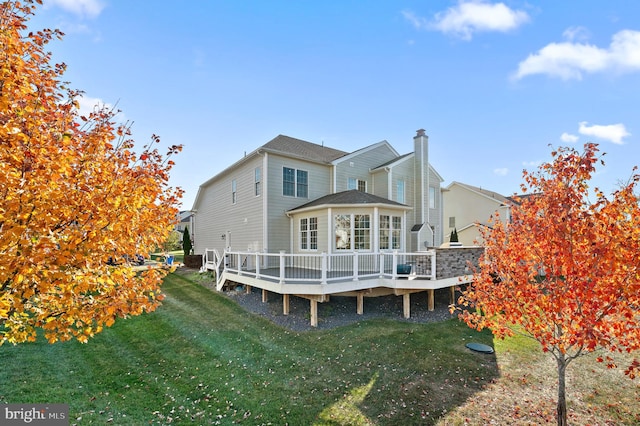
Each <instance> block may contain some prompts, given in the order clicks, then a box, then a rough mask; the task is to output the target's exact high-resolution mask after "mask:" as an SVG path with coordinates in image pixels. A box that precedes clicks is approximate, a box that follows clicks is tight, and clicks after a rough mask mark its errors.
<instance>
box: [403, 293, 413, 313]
mask: <svg viewBox="0 0 640 426" xmlns="http://www.w3.org/2000/svg"><path fill="white" fill-rule="evenodd" d="M402 310H403V311H404V317H405V318H409V317H411V293H405V294H403V295H402Z"/></svg>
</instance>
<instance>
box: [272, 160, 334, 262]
mask: <svg viewBox="0 0 640 426" xmlns="http://www.w3.org/2000/svg"><path fill="white" fill-rule="evenodd" d="M267 162H268V175H267V186H268V195H267V196H268V201H269V207H268V212H267V238H268V241H269V245H268V247H265V249H266V250H267V251H268V252H270V253H276V252H278V251H280V250H286V251H287V252H290V251H291V221H290V219H289V218H288V217H287V215H286V214H285V213H286V212H287V211H289V210H291V209H293V208H295V207H297V206H300V205H302V204H305V203H307V202H309V201H311V200H314V199H316V198H319V197H321V196H324V195H327V194H329V193H330V189H331V167H330V166H329V165H323V164H317V163H311V162H307V161H303V160H298V159H292V158H287V157H283V156H279V155H276V154H268V161H267ZM284 167H290V168H293V169H296V170H305V171H307V173H308V180H309V187H308V189H309V193H308V197H307V198H301V197H291V196H285V195H283V194H282V171H283V168H284Z"/></svg>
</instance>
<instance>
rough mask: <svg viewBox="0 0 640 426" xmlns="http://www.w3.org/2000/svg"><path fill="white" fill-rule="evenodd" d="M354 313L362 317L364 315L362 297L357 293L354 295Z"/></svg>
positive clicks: (360, 293)
mask: <svg viewBox="0 0 640 426" xmlns="http://www.w3.org/2000/svg"><path fill="white" fill-rule="evenodd" d="M356 313H357V314H358V315H362V314H363V313H364V295H363V294H362V292H359V293H358V294H357V295H356Z"/></svg>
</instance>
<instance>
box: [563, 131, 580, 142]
mask: <svg viewBox="0 0 640 426" xmlns="http://www.w3.org/2000/svg"><path fill="white" fill-rule="evenodd" d="M578 139H579V138H578V136H576V135H572V134H571V133H567V132H564V133H563V134H561V135H560V140H561V141H562V142H567V143H576V142H578Z"/></svg>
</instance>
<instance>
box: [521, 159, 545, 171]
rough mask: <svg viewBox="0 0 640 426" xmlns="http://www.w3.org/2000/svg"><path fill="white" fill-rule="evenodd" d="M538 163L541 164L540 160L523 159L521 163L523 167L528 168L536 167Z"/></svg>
mask: <svg viewBox="0 0 640 426" xmlns="http://www.w3.org/2000/svg"><path fill="white" fill-rule="evenodd" d="M540 164H542V161H539V160H537V161H523V162H522V165H523V166H524V167H529V168H532V169H533V168H537V167H538V166H539V165H540Z"/></svg>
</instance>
